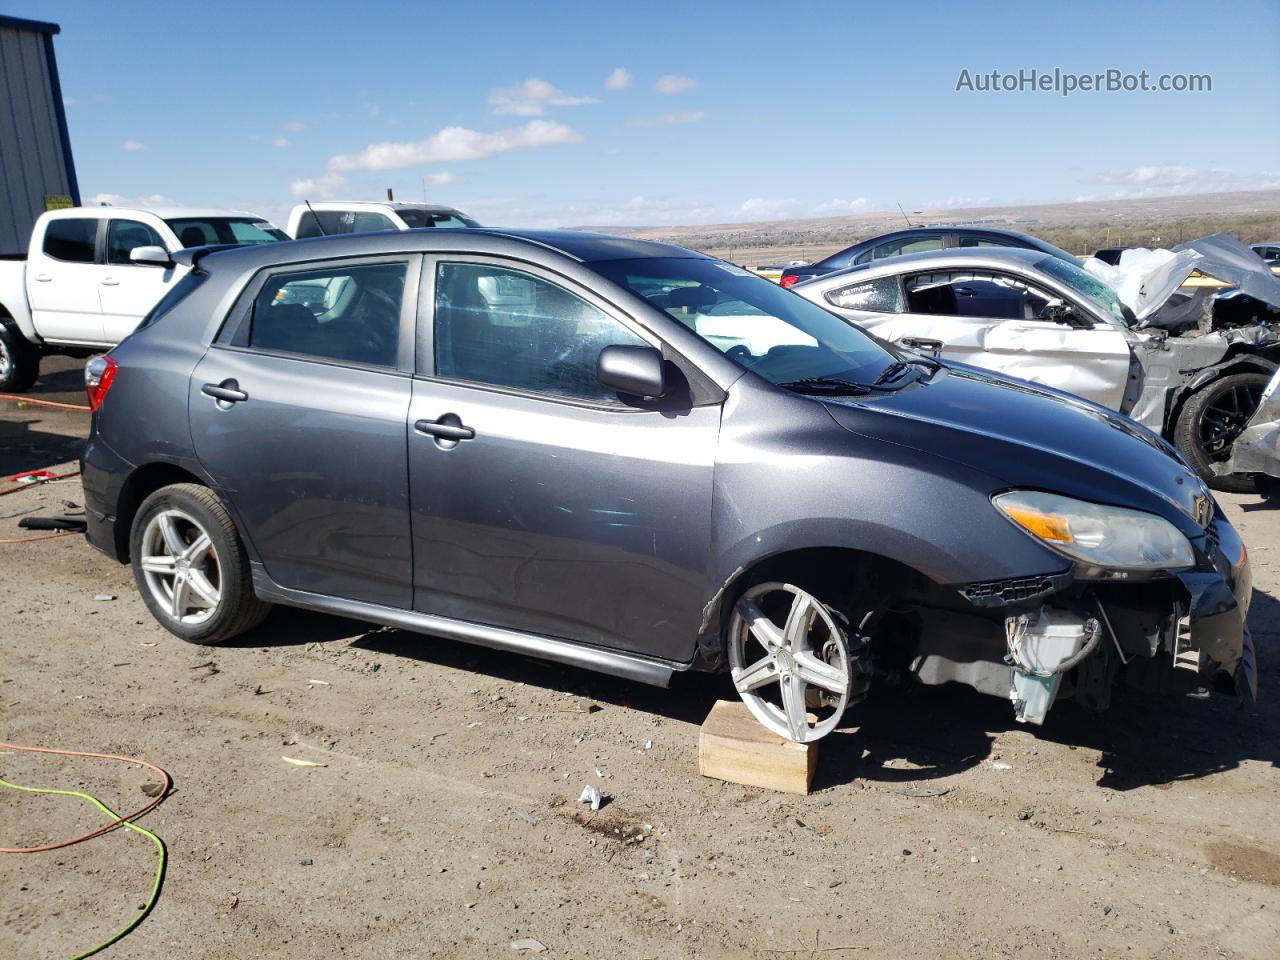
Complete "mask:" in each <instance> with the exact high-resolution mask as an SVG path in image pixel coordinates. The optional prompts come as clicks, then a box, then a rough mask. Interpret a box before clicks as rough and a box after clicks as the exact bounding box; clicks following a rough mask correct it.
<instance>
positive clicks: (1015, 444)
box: [823, 363, 1213, 536]
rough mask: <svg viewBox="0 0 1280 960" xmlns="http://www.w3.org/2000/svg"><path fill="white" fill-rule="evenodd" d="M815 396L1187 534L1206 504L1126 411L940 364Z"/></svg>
mask: <svg viewBox="0 0 1280 960" xmlns="http://www.w3.org/2000/svg"><path fill="white" fill-rule="evenodd" d="M823 402H824V403H825V404H826V406H827V409H828V411H829V412H830V414H831V416H832V417H833V418H834V419H835V421H836V422H837V423H839V424H840V425H841V426H843V427H844V428H845V429H847V430H850V431H852V432H854V433H858V434H861V435H863V436H868V437H873V438H876V439H880V440H885V441H888V442H891V443H897V444H901V445H904V446H908V447H912V448H914V449H917V450H920V451H923V452H926V453H931V454H934V455H936V456H941V457H945V458H946V459H949V460H951V461H953V462H955V463H958V464H962V465H964V466H967V467H970V468H972V469H974V470H979V471H981V472H982V473H984V474H986V475H987V476H990V477H994V478H997V479H998V480H999V481H1000V482H1001V483H1003V484H1005V485H1006V486H1005V487H1004V489H1011V488H1030V489H1038V490H1048V491H1052V492H1055V493H1061V494H1064V495H1066V496H1072V497H1077V498H1079V499H1082V500H1089V501H1092V502H1094V503H1105V504H1111V505H1113V506H1121V507H1128V508H1130V509H1136V510H1146V511H1148V512H1153V513H1157V514H1159V515H1161V516H1164V517H1165V518H1166V519H1168V520H1170V521H1171V522H1173V523H1175V524H1176V525H1177V526H1178V527H1179V528H1180V529H1182V530H1183V532H1184V533H1186V534H1187V535H1188V536H1195V535H1196V534H1197V533H1198V532H1199V531H1200V529H1201V528H1202V526H1203V521H1204V520H1206V519H1207V510H1208V508H1209V506H1210V505H1211V504H1212V502H1213V501H1212V499H1211V497H1210V495H1209V492H1208V489H1207V488H1206V487H1205V486H1204V484H1203V483H1202V482H1201V481H1200V479H1199V478H1198V477H1197V476H1196V475H1195V474H1194V473H1193V472H1192V471H1191V470H1190V469H1189V468H1188V467H1187V466H1186V464H1185V463H1183V462H1182V461H1181V459H1180V458H1178V456H1177V453H1176V452H1175V451H1174V450H1173V448H1172V447H1170V446H1169V445H1168V444H1167V443H1165V442H1164V441H1163V440H1161V439H1160V438H1159V437H1158V436H1156V435H1155V434H1154V433H1152V432H1151V431H1149V430H1147V429H1146V428H1145V427H1142V426H1140V425H1138V424H1137V423H1134V422H1133V421H1132V420H1130V419H1129V418H1128V417H1124V416H1122V415H1120V414H1118V413H1115V412H1114V411H1112V410H1108V409H1106V408H1105V407H1101V406H1098V405H1097V404H1094V403H1090V402H1089V401H1087V400H1081V399H1079V398H1077V397H1073V396H1071V395H1069V394H1065V393H1061V392H1059V391H1056V390H1051V389H1047V388H1043V387H1040V386H1038V385H1035V384H1031V383H1027V382H1025V381H1021V380H1013V379H1009V378H1005V377H1001V376H998V375H996V374H992V373H990V372H989V371H986V370H979V369H978V368H975V367H969V366H965V365H962V364H952V363H948V364H945V365H944V366H943V367H942V368H941V369H940V370H938V371H937V372H936V373H934V374H933V376H932V377H931V378H930V379H929V380H927V381H925V380H921V381H918V382H916V383H914V384H910V385H908V386H906V387H903V388H901V389H899V390H896V391H893V392H886V393H883V394H875V395H871V396H866V397H862V396H851V397H830V398H828V397H824V398H823ZM992 492H993V493H994V492H996V491H992Z"/></svg>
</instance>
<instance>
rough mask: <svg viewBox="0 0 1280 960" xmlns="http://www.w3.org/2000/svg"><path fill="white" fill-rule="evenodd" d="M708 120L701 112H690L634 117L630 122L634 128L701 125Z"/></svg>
mask: <svg viewBox="0 0 1280 960" xmlns="http://www.w3.org/2000/svg"><path fill="white" fill-rule="evenodd" d="M705 119H707V115H706V114H705V113H703V112H702V111H701V110H688V111H686V112H684V113H660V114H658V115H657V116H652V117H632V118H631V119H630V120H629V121H628V122H629V123H630V124H631V126H633V127H671V126H676V125H678V124H682V123H700V122H702V121H703V120H705Z"/></svg>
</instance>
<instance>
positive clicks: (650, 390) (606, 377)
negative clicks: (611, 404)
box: [596, 346, 667, 397]
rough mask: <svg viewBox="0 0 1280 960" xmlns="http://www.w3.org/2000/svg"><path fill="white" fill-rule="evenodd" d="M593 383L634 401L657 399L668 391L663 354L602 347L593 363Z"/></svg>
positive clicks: (639, 349)
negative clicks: (626, 394)
mask: <svg viewBox="0 0 1280 960" xmlns="http://www.w3.org/2000/svg"><path fill="white" fill-rule="evenodd" d="M596 379H597V380H599V381H600V382H601V383H602V384H604V385H605V386H606V387H612V388H613V389H614V390H617V391H618V392H619V393H629V394H631V395H632V396H636V397H660V396H662V395H663V394H664V393H665V392H666V389H667V384H666V380H665V378H664V377H663V373H662V354H661V353H659V352H658V351H657V350H655V349H654V348H653V347H621V346H609V347H605V348H604V349H603V350H601V351H600V356H599V358H597V360H596Z"/></svg>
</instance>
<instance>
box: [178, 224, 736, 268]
mask: <svg viewBox="0 0 1280 960" xmlns="http://www.w3.org/2000/svg"><path fill="white" fill-rule="evenodd" d="M530 246H536V247H541V248H542V249H544V250H546V249H549V250H553V251H556V252H558V253H561V254H564V255H565V256H568V257H570V258H572V259H574V260H577V261H579V262H581V263H597V262H600V261H605V260H632V259H652V258H656V257H678V258H685V259H700V260H711V259H714V258H712V257H708V256H707V255H706V254H702V253H697V252H696V251H693V250H686V249H685V248H684V247H677V246H675V245H673V244H669V243H659V242H657V241H654V240H636V239H633V238H631V237H615V236H610V235H608V234H603V233H586V232H582V231H577V230H502V229H497V228H494V227H469V228H453V227H438V228H436V229H434V230H391V231H379V232H376V233H348V234H342V235H341V236H334V237H308V238H307V239H305V240H284V241H281V242H280V243H268V244H253V245H247V246H241V247H234V248H229V249H224V250H217V251H214V252H211V253H210V254H209V258H210V259H205V260H202V263H210V260H212V262H213V263H217V264H220V265H221V264H225V265H226V266H228V267H257V266H271V265H272V264H274V263H277V262H278V263H288V262H290V260H293V259H295V258H296V260H298V261H306V260H318V259H328V258H330V257H333V258H339V257H352V256H370V255H373V256H377V255H379V254H392V253H405V252H411V253H415V252H416V253H436V252H446V253H448V252H455V253H488V254H497V255H503V254H514V253H518V252H519V251H520V250H522V249H524V250H527V249H528V248H529V247H530Z"/></svg>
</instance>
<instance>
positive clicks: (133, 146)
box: [120, 140, 147, 152]
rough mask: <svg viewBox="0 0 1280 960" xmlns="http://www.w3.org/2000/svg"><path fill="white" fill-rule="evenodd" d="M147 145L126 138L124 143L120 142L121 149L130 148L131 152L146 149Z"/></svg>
mask: <svg viewBox="0 0 1280 960" xmlns="http://www.w3.org/2000/svg"><path fill="white" fill-rule="evenodd" d="M146 147H147V145H146V144H145V143H140V142H139V141H137V140H126V141H125V142H124V143H122V144H120V149H121V150H128V151H130V152H132V151H134V150H145V149H146Z"/></svg>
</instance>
